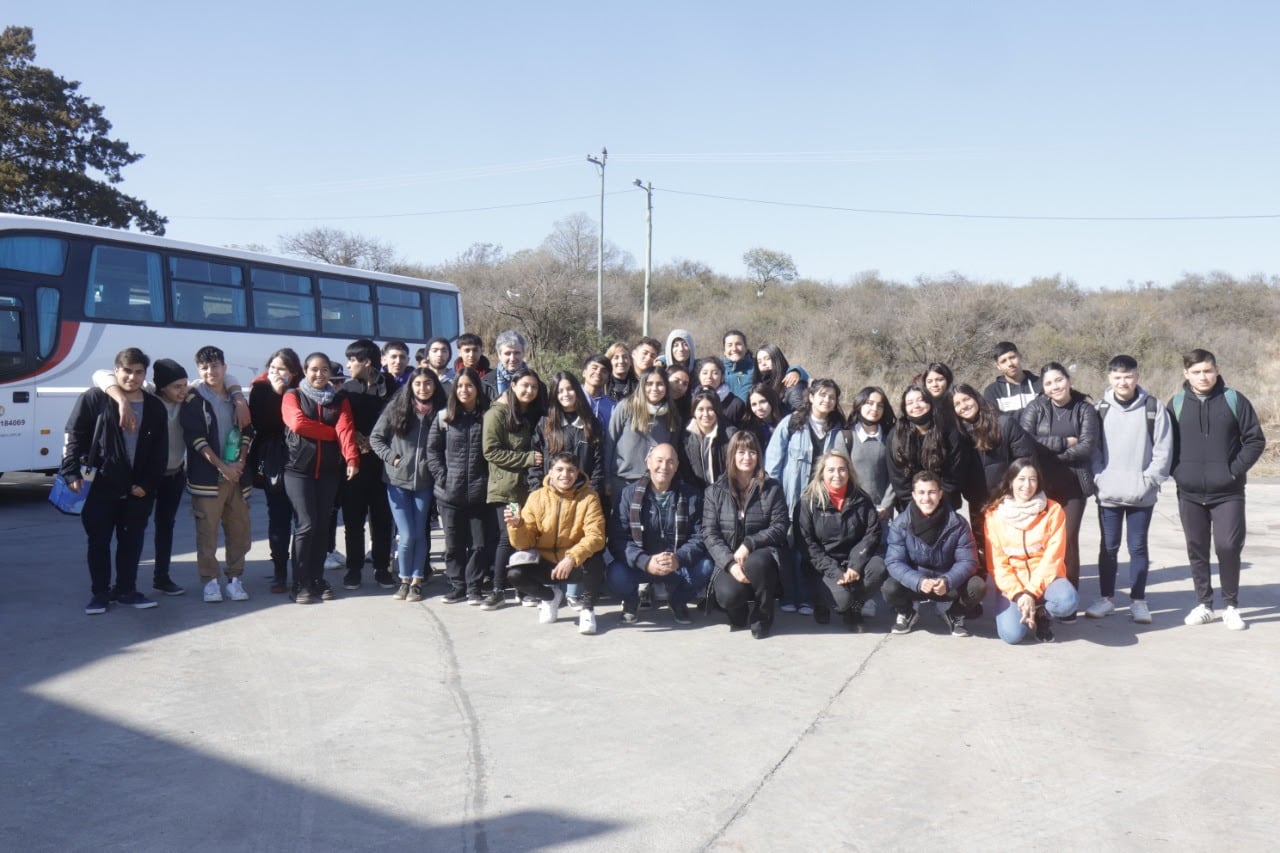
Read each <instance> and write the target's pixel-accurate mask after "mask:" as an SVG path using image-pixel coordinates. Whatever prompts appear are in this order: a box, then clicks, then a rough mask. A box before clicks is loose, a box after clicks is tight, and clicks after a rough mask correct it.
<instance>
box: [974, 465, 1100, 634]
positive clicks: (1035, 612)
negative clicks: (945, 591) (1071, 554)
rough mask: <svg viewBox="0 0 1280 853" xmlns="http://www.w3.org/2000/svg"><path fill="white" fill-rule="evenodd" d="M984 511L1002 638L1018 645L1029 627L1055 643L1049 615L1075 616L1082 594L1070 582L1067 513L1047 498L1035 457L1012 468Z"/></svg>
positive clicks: (1011, 466)
mask: <svg viewBox="0 0 1280 853" xmlns="http://www.w3.org/2000/svg"><path fill="white" fill-rule="evenodd" d="M983 512H984V519H985V525H986V540H987V545H988V547H987V560H986V562H987V571H988V572H989V573H990V575H991V578H992V580H994V581H995V584H996V588H997V589H998V590H1000V598H999V600H998V602H997V605H996V631H997V632H998V633H999V634H1000V639H1002V640H1004V641H1005V642H1006V643H1019V642H1021V641H1022V639H1023V638H1024V637H1025V636H1026V635H1027V630H1028V629H1030V630H1033V631H1035V633H1036V639H1037V640H1040V641H1041V642H1050V643H1051V642H1053V626H1052V624H1051V620H1050V618H1049V617H1051V616H1055V617H1057V618H1059V619H1061V618H1062V617H1064V616H1074V615H1075V612H1076V605H1077V604H1078V603H1079V594H1078V593H1077V592H1076V588H1075V587H1074V586H1073V585H1072V584H1071V582H1070V580H1069V579H1068V578H1067V564H1066V555H1067V538H1068V534H1067V518H1066V513H1064V512H1063V510H1062V507H1061V506H1059V505H1058V503H1057V502H1055V501H1054V500H1052V499H1051V498H1049V497H1047V496H1046V495H1045V493H1044V490H1043V488H1042V487H1041V481H1040V470H1039V468H1038V467H1037V465H1036V463H1035V460H1034V459H1030V458H1026V459H1015V460H1014V461H1013V462H1012V463H1011V464H1010V465H1009V470H1008V471H1006V472H1005V475H1004V477H1003V478H1001V480H1000V484H999V485H998V486H997V487H996V488H995V489H994V490H993V491H992V493H991V499H990V500H989V501H987V505H986V506H985V507H984V508H983Z"/></svg>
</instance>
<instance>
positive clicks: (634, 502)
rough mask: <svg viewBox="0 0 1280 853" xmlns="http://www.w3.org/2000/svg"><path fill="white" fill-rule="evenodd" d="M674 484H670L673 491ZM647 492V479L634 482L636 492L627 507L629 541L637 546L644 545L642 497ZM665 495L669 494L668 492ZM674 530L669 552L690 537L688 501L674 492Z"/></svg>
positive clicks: (643, 478) (676, 548)
mask: <svg viewBox="0 0 1280 853" xmlns="http://www.w3.org/2000/svg"><path fill="white" fill-rule="evenodd" d="M674 488H675V484H674V483H672V490H673V491H674ZM648 491H649V478H648V477H642V478H641V479H639V480H637V481H636V490H635V491H634V492H633V493H632V495H631V503H630V504H628V506H627V521H628V522H629V524H630V527H631V541H633V542H635V543H636V544H637V545H641V546H643V545H644V496H645V494H646V493H648ZM667 494H671V492H670V491H669V492H668V493H667ZM675 494H676V530H675V541H674V542H673V543H672V545H671V550H672V551H676V550H678V549H679V548H680V542H681V541H684V542H688V541H689V536H690V529H689V500H688V498H686V497H685V496H684V495H682V494H680V493H679V492H676V493H675Z"/></svg>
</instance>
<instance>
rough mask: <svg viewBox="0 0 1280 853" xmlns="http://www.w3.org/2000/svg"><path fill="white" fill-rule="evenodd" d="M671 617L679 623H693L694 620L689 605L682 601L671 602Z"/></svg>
mask: <svg viewBox="0 0 1280 853" xmlns="http://www.w3.org/2000/svg"><path fill="white" fill-rule="evenodd" d="M670 606H671V618H672V619H674V620H675V623H676V624H677V625H692V624H693V620H692V619H690V618H689V605H687V604H685V603H684V602H681V601H672V602H671V605H670Z"/></svg>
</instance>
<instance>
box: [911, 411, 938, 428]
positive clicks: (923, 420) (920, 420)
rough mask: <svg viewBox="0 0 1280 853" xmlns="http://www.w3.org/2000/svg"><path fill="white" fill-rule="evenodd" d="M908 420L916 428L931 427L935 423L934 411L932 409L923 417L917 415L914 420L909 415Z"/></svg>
mask: <svg viewBox="0 0 1280 853" xmlns="http://www.w3.org/2000/svg"><path fill="white" fill-rule="evenodd" d="M907 420H909V421H911V423H913V424H915V425H916V426H929V425H930V424H932V423H933V409H930V410H929V411H927V412H925V413H924V414H923V415H916V416H915V417H914V418H913V417H911V416H910V415H908V416H907Z"/></svg>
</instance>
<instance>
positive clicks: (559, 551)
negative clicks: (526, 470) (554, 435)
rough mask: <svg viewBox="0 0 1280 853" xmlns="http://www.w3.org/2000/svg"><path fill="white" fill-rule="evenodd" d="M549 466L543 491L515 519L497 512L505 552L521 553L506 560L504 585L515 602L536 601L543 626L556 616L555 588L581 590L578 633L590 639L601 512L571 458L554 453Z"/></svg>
mask: <svg viewBox="0 0 1280 853" xmlns="http://www.w3.org/2000/svg"><path fill="white" fill-rule="evenodd" d="M549 462H550V463H551V467H550V473H548V474H547V476H546V478H545V479H544V481H543V488H541V489H538V490H537V491H535V492H533V493H532V494H530V495H529V500H528V502H527V503H526V504H525V505H524V508H523V509H521V510H520V512H519V514H516V513H514V512H512V510H511V507H510V506H508V507H507V509H506V510H505V511H504V512H503V518H504V520H505V521H506V523H507V535H508V536H509V537H510V539H511V546H512V547H513V548H520V549H523V550H521V551H518V552H517V553H516V554H514V555H513V556H512V560H511V565H510V568H509V569H508V571H507V581H508V582H509V583H511V584H512V585H513V586H514V587H515V588H516V589H517V590H519V591H520V595H521V596H526V595H527V596H533V597H534V598H537V599H538V600H539V601H541V604H539V605H538V622H539V623H541V624H543V625H550V624H551V623H552V622H555V621H556V617H557V616H558V615H559V610H560V604H561V603H562V602H563V601H564V590H563V589H562V588H561V584H563V583H577V584H582V591H583V595H582V612H581V613H579V614H578V633H579V634H594V633H595V632H596V614H595V602H596V598H597V597H598V596H599V594H600V587H601V585H602V584H603V582H604V556H603V555H604V535H605V534H604V512H603V511H602V510H601V508H600V497H599V496H598V495H597V494H596V492H595V490H594V489H592V488H591V486H590V485H588V484H587V480H586V477H585V475H584V474H583V472H582V470H581V469H579V468H578V459H577V457H576V456H575V455H574V454H572V453H557V454H556V455H555V456H553V457H551V459H550V460H549ZM535 551H536V554H535V553H534V552H535Z"/></svg>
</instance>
